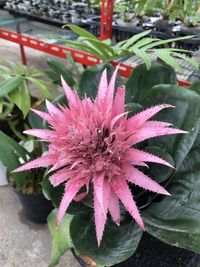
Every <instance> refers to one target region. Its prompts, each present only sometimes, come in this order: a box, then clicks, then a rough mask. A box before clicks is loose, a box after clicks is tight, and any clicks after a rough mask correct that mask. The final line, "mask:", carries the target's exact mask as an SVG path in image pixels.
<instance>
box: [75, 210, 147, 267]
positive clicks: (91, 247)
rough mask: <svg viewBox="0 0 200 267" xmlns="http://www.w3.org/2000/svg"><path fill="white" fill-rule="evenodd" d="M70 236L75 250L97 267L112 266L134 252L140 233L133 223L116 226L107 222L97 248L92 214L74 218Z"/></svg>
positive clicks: (122, 223)
mask: <svg viewBox="0 0 200 267" xmlns="http://www.w3.org/2000/svg"><path fill="white" fill-rule="evenodd" d="M70 235H71V238H72V242H73V245H74V248H75V250H76V251H77V252H78V253H79V254H80V255H87V256H89V257H90V258H92V259H93V260H95V261H96V262H97V264H98V266H99V265H103V266H112V265H114V264H116V263H119V262H121V261H124V260H126V259H127V258H129V257H130V256H132V254H133V253H134V252H135V250H136V248H137V246H138V243H139V241H140V238H141V235H142V232H141V230H140V229H139V227H138V226H137V224H136V223H135V222H134V220H132V219H131V220H130V221H122V222H121V225H120V226H117V225H116V224H114V223H113V222H111V221H110V220H108V222H107V224H106V227H105V232H104V235H103V239H102V242H101V245H100V247H98V246H97V241H96V232H95V225H94V218H93V213H87V214H83V215H78V216H74V218H73V219H72V222H71V225H70Z"/></svg>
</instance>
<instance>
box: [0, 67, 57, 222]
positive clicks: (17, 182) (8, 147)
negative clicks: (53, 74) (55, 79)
mask: <svg viewBox="0 0 200 267" xmlns="http://www.w3.org/2000/svg"><path fill="white" fill-rule="evenodd" d="M9 67H10V68H9ZM9 67H7V66H5V65H0V76H1V77H2V78H3V79H4V81H3V82H2V83H1V84H0V126H1V127H0V128H1V131H0V136H1V137H0V147H1V149H0V150H1V151H0V161H1V165H2V166H4V167H5V168H6V169H7V171H8V175H9V176H8V180H9V183H10V184H11V185H12V186H13V187H14V188H15V192H16V193H17V195H18V196H19V198H20V201H21V202H22V205H23V207H24V211H25V213H26V215H27V217H28V218H29V219H31V220H33V221H36V222H45V220H46V217H47V215H48V213H49V212H50V210H51V209H52V205H51V203H50V202H48V201H47V200H46V199H45V198H44V197H43V195H42V193H41V191H42V189H41V181H42V179H43V176H44V174H43V173H44V171H42V172H41V171H39V172H38V171H37V172H34V173H33V172H31V173H30V172H29V173H27V174H23V175H18V174H17V175H16V174H13V175H10V174H9V173H10V171H11V170H12V169H13V167H17V166H19V165H20V164H21V163H22V162H26V161H28V160H30V159H33V158H35V157H38V156H39V155H41V154H42V153H43V147H42V146H41V145H40V144H38V143H37V142H35V141H34V139H33V138H27V137H26V136H25V135H24V134H23V131H24V130H25V129H26V128H30V127H31V125H32V127H33V126H34V125H35V126H36V125H37V127H41V124H42V120H38V118H36V117H35V116H34V114H33V113H31V112H30V111H29V109H30V107H39V106H41V105H42V103H43V100H42V98H38V92H37V91H36V89H38V91H39V92H41V93H42V94H43V96H44V97H47V98H49V99H51V97H52V94H51V92H50V91H49V88H48V86H50V85H51V83H50V81H46V82H45V81H44V80H41V79H40V78H41V77H43V76H44V72H41V71H39V70H37V69H36V68H30V69H28V68H27V67H25V66H23V65H21V64H18V63H17V64H15V63H12V62H9ZM31 84H32V88H30V86H31ZM33 85H35V88H34V87H33ZM33 91H36V92H35V94H34V93H33ZM2 168H3V167H2ZM2 171H3V169H2ZM4 173H5V171H4ZM38 202H39V203H41V204H40V205H39V206H38ZM42 203H44V205H45V206H44V207H43V204H42Z"/></svg>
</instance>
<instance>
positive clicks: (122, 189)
mask: <svg viewBox="0 0 200 267" xmlns="http://www.w3.org/2000/svg"><path fill="white" fill-rule="evenodd" d="M116 74H117V69H116V70H115V72H114V74H113V76H112V78H111V81H110V83H109V85H108V82H107V74H106V71H104V72H103V74H102V76H101V79H100V83H99V88H98V94H97V97H96V99H95V100H92V99H90V98H85V99H83V100H80V98H79V97H78V95H77V93H76V92H75V91H72V90H71V89H70V88H69V86H68V85H67V84H66V83H65V81H64V80H63V79H62V84H63V88H64V91H65V94H66V97H67V100H68V106H69V107H68V108H67V107H63V106H59V108H57V107H55V106H54V105H53V104H51V103H50V102H49V101H46V106H47V110H48V113H46V112H42V111H38V110H34V112H35V113H36V114H38V115H39V116H40V117H42V118H43V119H44V120H46V121H47V122H48V123H49V125H50V127H51V128H52V129H51V130H41V129H32V130H27V131H25V133H26V134H29V135H32V136H36V137H38V138H40V139H41V140H42V141H45V142H48V143H49V149H48V153H47V154H46V155H44V156H42V157H40V158H38V159H35V160H33V161H31V162H28V163H27V164H25V165H23V166H21V167H20V168H18V169H16V170H15V171H16V172H17V171H18V172H19V171H25V170H29V169H32V168H38V167H48V166H52V167H51V169H50V170H49V173H51V172H53V173H52V175H51V176H50V181H51V183H52V185H53V186H58V185H60V184H63V183H64V184H65V191H64V196H63V198H62V200H61V203H60V207H59V211H58V216H57V224H58V225H59V224H60V222H61V220H62V218H63V216H64V214H65V212H66V210H67V208H68V206H69V204H70V202H71V201H72V200H73V199H74V200H76V201H80V200H82V199H83V198H84V197H85V196H86V195H87V194H88V190H89V185H91V184H92V185H93V192H94V193H93V194H94V215H95V224H96V236H97V241H98V245H100V242H101V240H102V236H103V231H104V227H105V223H106V218H107V213H108V212H109V213H110V215H111V216H112V218H113V220H114V222H115V223H116V224H118V225H119V223H120V206H119V201H121V202H122V203H123V205H124V206H125V208H126V209H127V211H128V212H129V213H130V214H131V216H132V217H133V218H134V219H135V221H136V222H137V223H138V225H139V226H140V227H141V229H143V230H144V223H143V220H142V218H141V216H140V213H139V210H138V208H137V206H136V203H135V201H134V199H133V196H132V193H131V191H130V189H129V186H128V183H132V184H134V185H136V186H139V187H142V188H144V189H146V190H150V191H153V192H156V193H159V194H163V195H170V194H169V193H168V192H167V191H166V190H165V189H164V188H163V187H162V186H160V185H159V184H158V183H156V182H155V181H153V180H152V179H151V178H149V177H148V176H146V175H145V174H144V173H142V172H141V171H139V170H138V169H137V166H146V163H145V162H155V163H160V164H164V165H166V166H169V167H172V166H171V165H170V164H169V163H168V162H166V161H165V160H163V159H161V158H159V157H157V156H155V155H152V154H150V153H147V152H144V151H142V150H138V149H136V148H134V145H136V144H137V143H139V142H142V141H144V140H146V139H149V138H152V137H157V136H162V135H170V134H178V133H185V132H184V131H182V130H178V129H174V128H171V127H170V126H171V124H169V123H166V122H160V121H154V120H150V119H151V118H152V117H153V116H154V115H155V114H157V113H158V112H159V111H161V110H163V109H165V108H172V107H173V106H171V105H168V104H163V105H157V106H153V107H151V108H148V109H146V110H144V111H141V112H140V113H138V114H136V115H134V116H132V117H131V118H127V113H126V112H125V88H124V87H120V88H118V89H117V91H116V95H115V97H114V87H115V80H116ZM172 168H173V167H172ZM81 189H82V190H81ZM80 190H81V192H80Z"/></svg>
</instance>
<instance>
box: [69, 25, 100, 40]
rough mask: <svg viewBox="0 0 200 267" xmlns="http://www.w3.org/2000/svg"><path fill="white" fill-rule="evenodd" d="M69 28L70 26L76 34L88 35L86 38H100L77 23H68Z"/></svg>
mask: <svg viewBox="0 0 200 267" xmlns="http://www.w3.org/2000/svg"><path fill="white" fill-rule="evenodd" d="M66 26H67V27H68V28H70V29H71V30H72V31H73V32H75V33H76V34H78V35H80V36H82V37H86V38H91V39H94V40H98V39H97V38H96V36H94V35H93V34H91V33H90V32H88V31H86V30H84V29H83V28H81V27H78V26H76V25H72V24H68V25H66Z"/></svg>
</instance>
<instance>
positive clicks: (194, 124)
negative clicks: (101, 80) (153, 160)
mask: <svg viewBox="0 0 200 267" xmlns="http://www.w3.org/2000/svg"><path fill="white" fill-rule="evenodd" d="M163 103H168V104H171V105H173V106H175V108H168V109H165V110H163V111H162V112H159V114H158V115H156V116H155V117H154V119H157V120H160V121H167V122H169V123H172V124H173V125H174V127H175V128H179V129H182V130H185V131H188V133H187V134H176V135H170V136H163V137H159V138H154V139H150V140H148V143H149V145H155V146H159V147H160V148H163V149H165V150H166V151H167V152H168V153H169V154H170V155H171V156H172V157H173V158H174V160H175V163H176V166H175V167H176V168H177V169H178V168H179V166H180V165H181V163H182V162H183V160H184V159H185V157H186V156H187V154H188V152H189V151H190V149H191V148H192V145H193V143H194V142H195V140H196V138H197V134H198V131H199V126H200V96H199V95H198V94H197V93H195V92H194V91H192V90H190V89H188V88H184V87H180V86H178V85H157V86H154V87H153V88H152V89H150V90H149V91H148V92H147V94H146V96H145V99H144V101H142V104H143V105H144V106H148V107H150V106H153V105H157V104H163Z"/></svg>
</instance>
